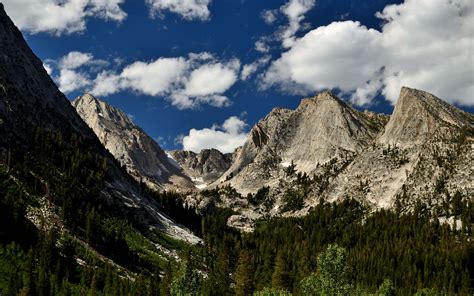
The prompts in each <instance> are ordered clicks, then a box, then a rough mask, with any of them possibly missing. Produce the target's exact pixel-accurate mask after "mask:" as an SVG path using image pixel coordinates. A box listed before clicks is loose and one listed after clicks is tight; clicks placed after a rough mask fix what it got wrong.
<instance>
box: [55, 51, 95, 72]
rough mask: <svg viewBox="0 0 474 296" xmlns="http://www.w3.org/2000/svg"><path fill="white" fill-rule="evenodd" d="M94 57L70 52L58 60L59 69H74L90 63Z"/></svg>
mask: <svg viewBox="0 0 474 296" xmlns="http://www.w3.org/2000/svg"><path fill="white" fill-rule="evenodd" d="M93 59H94V56H93V55H92V54H91V53H84V52H79V51H71V52H69V53H68V54H67V55H65V56H63V57H62V58H61V59H60V60H59V67H60V68H64V69H71V70H72V69H76V68H79V67H80V66H82V65H85V64H87V63H89V62H90V61H92V60H93Z"/></svg>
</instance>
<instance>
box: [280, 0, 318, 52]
mask: <svg viewBox="0 0 474 296" xmlns="http://www.w3.org/2000/svg"><path fill="white" fill-rule="evenodd" d="M315 4H316V2H315V0H290V1H288V2H287V3H286V4H285V5H283V6H282V7H280V11H281V12H282V13H283V14H284V15H285V16H286V17H287V18H288V22H289V24H288V26H287V27H286V28H284V29H283V30H282V31H281V33H280V38H281V40H282V42H283V47H286V48H288V47H291V46H292V45H293V44H294V43H295V34H296V32H298V31H299V30H300V28H301V22H302V21H303V20H304V15H305V14H306V13H307V12H308V11H309V10H311V9H312V8H313V7H314V5H315Z"/></svg>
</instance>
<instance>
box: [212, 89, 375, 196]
mask: <svg viewBox="0 0 474 296" xmlns="http://www.w3.org/2000/svg"><path fill="white" fill-rule="evenodd" d="M380 128H381V125H380V123H379V120H375V118H374V117H373V116H369V114H367V113H363V112H359V111H357V110H355V109H353V108H352V107H350V106H348V105H347V104H346V103H344V102H343V101H341V100H340V99H339V98H337V97H336V96H334V95H333V94H331V93H329V92H324V93H321V94H319V95H317V96H316V97H314V98H310V99H304V100H302V102H301V104H300V105H299V106H298V108H297V109H296V110H294V111H292V110H287V109H281V108H276V109H274V110H273V111H272V112H271V113H270V114H269V115H268V116H267V117H265V118H264V119H263V120H261V121H260V122H259V123H257V125H256V126H254V127H253V128H252V130H251V132H250V135H249V137H248V139H247V142H246V143H245V144H244V146H243V147H242V149H241V150H240V152H239V153H238V154H237V155H236V160H235V162H234V164H233V165H232V166H231V167H230V169H229V170H228V171H227V172H226V173H225V174H224V175H223V177H222V178H220V179H219V180H218V182H215V183H214V185H219V184H227V183H228V184H231V185H232V186H233V187H235V188H236V189H237V190H238V191H239V192H242V193H247V192H255V191H256V190H258V189H259V188H260V187H262V186H264V185H276V183H277V182H278V180H279V178H280V177H281V176H282V173H283V171H284V169H285V168H286V167H288V166H289V165H290V164H292V163H293V164H294V165H295V166H296V169H297V170H298V171H301V172H306V173H311V172H313V171H314V170H315V169H317V168H318V167H319V165H321V164H323V163H326V162H328V161H330V160H331V159H334V158H336V157H338V156H339V157H343V158H346V157H349V156H351V155H353V154H355V153H358V152H360V151H362V150H363V149H364V148H366V147H367V146H368V145H369V144H370V143H371V142H372V141H373V139H374V138H375V136H376V135H377V133H378V131H379V130H380Z"/></svg>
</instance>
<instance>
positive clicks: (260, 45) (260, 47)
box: [255, 39, 270, 53]
mask: <svg viewBox="0 0 474 296" xmlns="http://www.w3.org/2000/svg"><path fill="white" fill-rule="evenodd" d="M255 50H256V51H258V52H261V53H267V52H269V51H270V46H268V45H267V43H266V42H265V39H260V40H257V41H256V42H255Z"/></svg>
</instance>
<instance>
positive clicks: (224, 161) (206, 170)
mask: <svg viewBox="0 0 474 296" xmlns="http://www.w3.org/2000/svg"><path fill="white" fill-rule="evenodd" d="M169 153H170V155H171V156H172V157H173V159H174V160H176V162H177V163H178V164H179V165H180V166H181V167H182V168H183V169H184V172H185V174H186V175H187V176H189V177H191V179H192V180H193V181H194V182H195V183H196V186H197V187H198V188H200V189H202V188H205V187H206V186H207V185H208V184H210V183H212V182H214V181H215V180H217V179H218V178H219V177H220V176H221V175H222V174H223V173H224V172H225V171H227V169H229V167H230V165H231V163H232V160H233V156H232V154H231V153H227V154H223V153H221V152H220V151H219V150H216V149H203V150H201V152H199V153H195V152H192V151H182V150H174V151H170V152H169Z"/></svg>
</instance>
